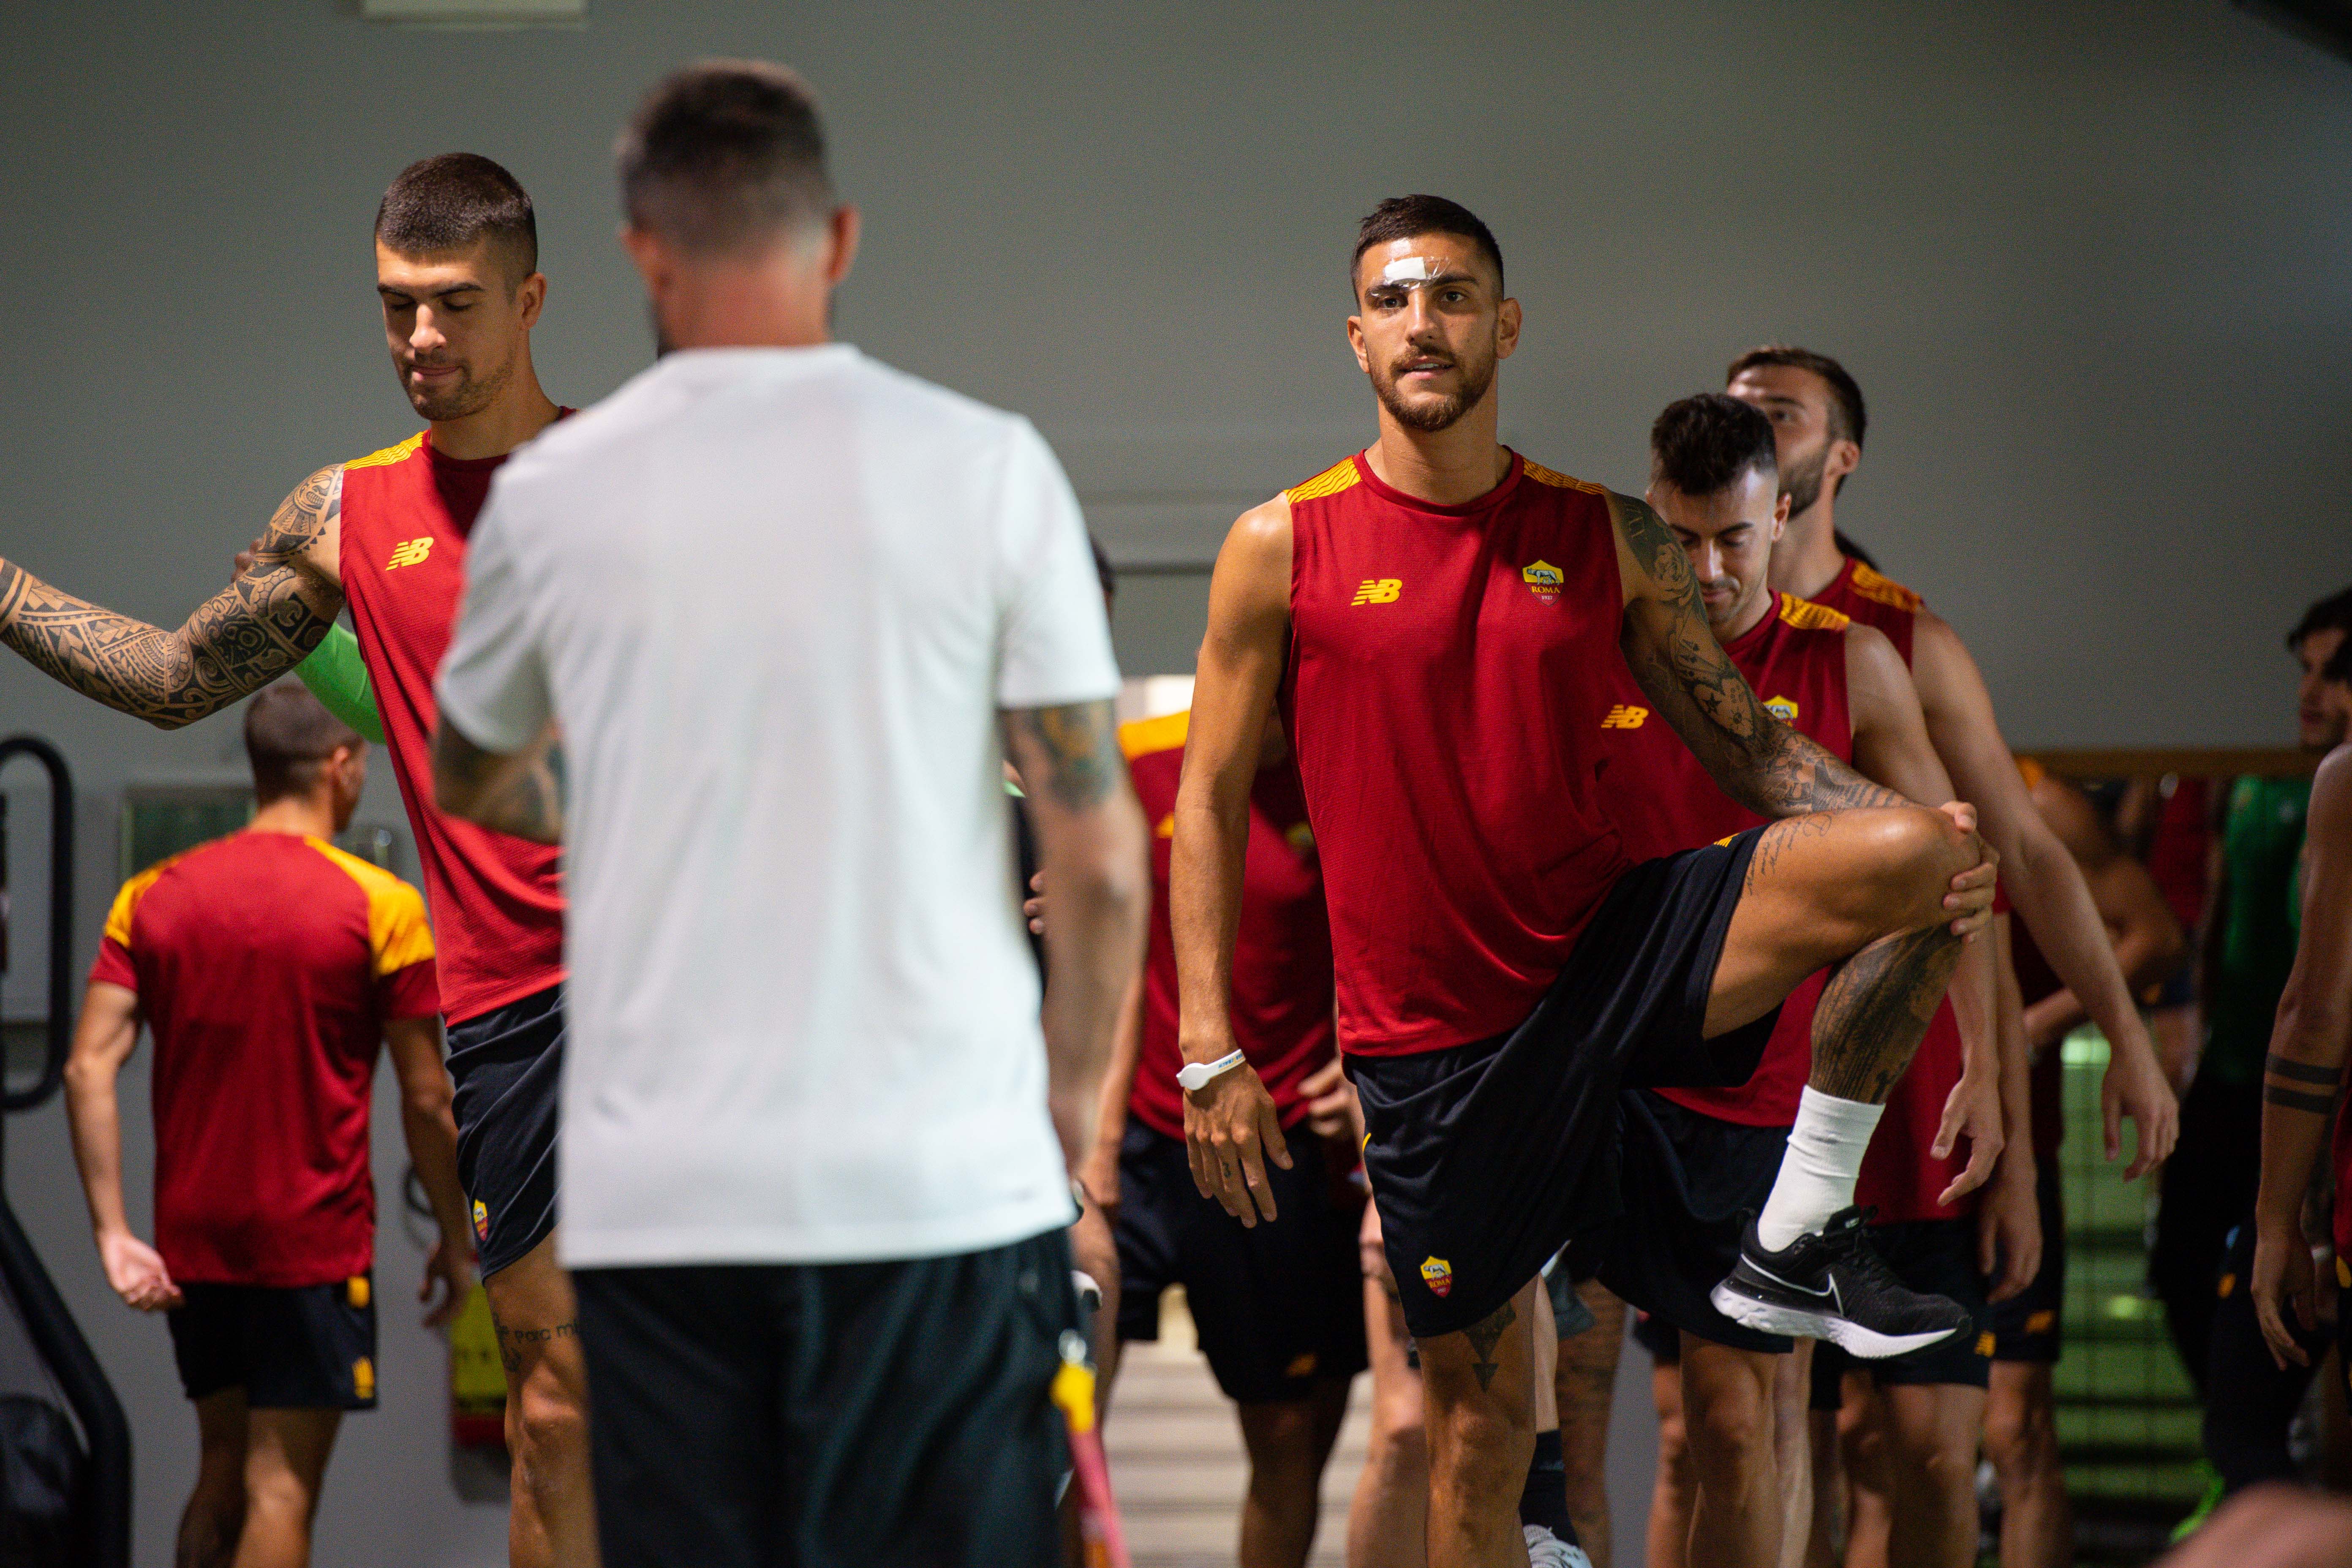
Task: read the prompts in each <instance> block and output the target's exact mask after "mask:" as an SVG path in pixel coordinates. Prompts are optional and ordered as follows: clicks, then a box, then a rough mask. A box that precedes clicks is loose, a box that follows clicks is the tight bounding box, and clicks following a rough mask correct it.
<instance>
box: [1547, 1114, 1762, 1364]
mask: <svg viewBox="0 0 2352 1568" xmlns="http://www.w3.org/2000/svg"><path fill="white" fill-rule="evenodd" d="M1618 1098H1619V1110H1620V1111H1621V1118H1620V1132H1619V1140H1620V1142H1619V1159H1620V1160H1621V1161H1622V1172H1623V1179H1622V1182H1621V1184H1620V1187H1621V1192H1622V1199H1623V1205H1624V1212H1622V1214H1620V1215H1618V1216H1617V1217H1616V1218H1615V1219H1613V1220H1612V1221H1610V1222H1609V1223H1608V1224H1607V1225H1605V1226H1601V1227H1600V1228H1599V1229H1596V1230H1591V1231H1588V1232H1586V1233H1585V1234H1584V1235H1582V1236H1580V1237H1577V1238H1576V1239H1575V1240H1573V1241H1571V1242H1570V1243H1569V1256H1570V1259H1571V1260H1572V1261H1573V1262H1574V1263H1575V1264H1577V1265H1578V1266H1579V1268H1580V1270H1581V1268H1582V1266H1583V1264H1584V1261H1585V1260H1586V1259H1587V1258H1590V1259H1591V1268H1592V1270H1593V1272H1594V1273H1595V1274H1596V1275H1597V1276H1598V1277H1599V1279H1600V1280H1601V1283H1602V1284H1603V1285H1606V1286H1608V1287H1609V1289H1611V1290H1612V1291H1613V1292H1614V1293H1615V1294H1616V1295H1617V1296H1618V1297H1619V1298H1621V1299H1622V1300H1624V1301H1626V1302H1627V1303H1629V1304H1630V1305H1633V1306H1635V1307H1639V1308H1640V1309H1641V1310H1643V1311H1644V1312H1646V1313H1648V1314H1649V1315H1650V1317H1651V1318H1653V1319H1654V1320H1660V1321H1664V1322H1665V1323H1666V1324H1668V1325H1669V1326H1670V1327H1671V1328H1674V1329H1688V1330H1689V1331H1691V1332H1692V1333H1695V1334H1696V1335H1697V1336H1698V1337H1699V1338H1701V1339H1703V1340H1709V1341H1712V1342H1715V1343H1717V1344H1719V1345H1729V1346H1730V1347H1732V1348H1733V1349H1734V1350H1743V1351H1769V1352H1786V1351H1788V1350H1789V1349H1790V1348H1791V1346H1792V1344H1793V1343H1794V1342H1793V1341H1790V1340H1789V1339H1787V1338H1786V1337H1784V1336H1782V1335H1780V1334H1767V1333H1760V1332H1759V1331H1756V1330H1754V1329H1751V1328H1747V1327H1745V1326H1743V1325H1741V1324H1739V1323H1736V1322H1733V1321H1731V1320H1730V1319H1729V1318H1727V1317H1725V1316H1724V1315H1723V1314H1722V1313H1721V1312H1718V1311H1717V1310H1715V1303H1714V1302H1713V1301H1711V1300H1708V1299H1707V1293H1708V1292H1709V1291H1711V1290H1713V1289H1715V1288H1716V1287H1717V1285H1720V1284H1721V1283H1723V1280H1724V1277H1725V1276H1726V1275H1728V1274H1729V1273H1730V1272H1731V1271H1732V1269H1733V1268H1736V1267H1737V1266H1738V1262H1739V1244H1740V1242H1741V1240H1742V1238H1743V1237H1745V1236H1746V1234H1747V1231H1748V1219H1749V1217H1750V1216H1751V1215H1756V1214H1759V1213H1761V1212H1762V1211H1763V1208H1764V1200H1765V1199H1766V1198H1768V1197H1769V1196H1771V1195H1772V1184H1773V1182H1774V1181H1776V1180H1777V1179H1779V1177H1780V1156H1781V1155H1782V1154H1783V1153H1784V1152H1787V1150H1788V1147H1789V1130H1788V1129H1787V1128H1785V1127H1750V1126H1747V1125H1745V1124H1744V1123H1741V1122H1737V1121H1720V1120H1718V1119H1717V1118H1716V1117H1712V1116H1709V1115H1706V1113H1705V1112H1703V1111H1697V1110H1691V1109H1690V1108H1689V1107H1687V1106H1682V1105H1677V1104H1675V1102H1674V1101H1673V1100H1668V1099H1667V1098H1666V1097H1665V1096H1664V1095H1662V1094H1659V1093H1657V1092H1656V1091H1654V1090H1653V1089H1627V1090H1625V1091H1624V1093H1623V1094H1622V1095H1620V1096H1619V1097H1618Z"/></svg>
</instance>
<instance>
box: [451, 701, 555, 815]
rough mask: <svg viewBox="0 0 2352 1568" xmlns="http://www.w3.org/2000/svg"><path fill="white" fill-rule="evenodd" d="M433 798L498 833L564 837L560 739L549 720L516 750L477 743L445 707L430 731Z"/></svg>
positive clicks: (455, 812) (457, 813)
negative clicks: (499, 749) (461, 730)
mask: <svg viewBox="0 0 2352 1568" xmlns="http://www.w3.org/2000/svg"><path fill="white" fill-rule="evenodd" d="M433 803H434V804H435V805H437V806H439V807H440V808H441V809H442V810H443V811H445V812H446V813H448V814H449V815H450V816H462V817H464V818H465V819H466V820H467V821H468V822H478V823H479V824H481V825H482V826H484V827H488V828H491V829H494V830H495V831H497V832H499V833H511V834H513V835H514V836H515V837H517V838H528V839H530V840H531V841H532V842H534V843H538V844H561V843H562V842H563V745H562V741H561V740H560V739H559V738H558V736H557V734H556V731H555V726H554V725H553V724H552V723H551V724H549V725H548V726H547V728H546V729H544V730H542V731H540V734H539V739H537V740H535V741H533V742H531V743H530V745H528V746H526V747H524V748H523V749H522V750H521V751H520V752H493V751H489V750H488V749H486V748H484V747H481V746H478V745H476V744H475V743H474V742H471V741H469V740H467V739H466V737H465V736H464V735H462V734H460V733H459V732H458V731H457V726H456V725H455V724H452V723H450V722H449V716H448V715H447V714H446V713H444V714H443V715H442V716H441V722H440V724H439V725H438V726H437V727H436V729H435V730H434V731H433Z"/></svg>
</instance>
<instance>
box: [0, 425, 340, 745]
mask: <svg viewBox="0 0 2352 1568" xmlns="http://www.w3.org/2000/svg"><path fill="white" fill-rule="evenodd" d="M342 494H343V470H342V468H341V466H340V465H338V466H336V467H334V468H320V470H319V471H318V472H317V473H315V474H312V475H311V476H310V478H309V479H305V480H303V481H302V483H301V484H300V485H299V487H297V488H296V489H295V491H294V493H293V494H292V495H289V496H288V497H287V498H286V500H285V502H284V504H282V505H281V506H279V507H278V515H277V516H275V517H273V518H271V519H270V521H269V531H268V533H267V534H266V535H264V536H263V538H262V540H261V542H260V545H259V547H258V548H257V550H256V551H255V552H254V562H253V565H252V566H251V568H249V569H248V570H247V571H245V572H242V573H240V574H238V575H237V577H236V581H235V582H233V583H231V584H229V585H228V587H227V588H226V589H225V590H224V591H222V592H221V593H219V594H217V595H214V596H213V597H212V598H210V599H208V600H206V601H205V603H204V605H201V606H200V607H199V608H198V609H197V611H196V613H195V614H194V615H193V616H189V617H188V619H187V623H186V624H185V625H184V626H181V627H180V629H179V630H177V631H165V630H163V628H162V627H160V626H149V625H148V624H147V623H146V622H144V621H137V620H133V619H131V617H130V616H119V615H116V614H115V613H114V612H113V611H111V610H109V609H104V608H102V607H100V606H99V605H93V604H91V603H89V601H88V600H85V599H77V598H75V597H74V596H73V595H70V594H67V593H63V592H61V591H59V590H58V589H56V588H53V587H51V586H49V584H47V583H44V582H42V581H41V580H40V579H39V578H37V577H36V576H34V575H33V574H31V573H29V572H27V571H26V570H25V569H24V568H23V567H21V566H18V565H16V564H15V563H12V562H8V561H0V642H5V643H6V644H7V645H8V646H9V647H12V648H15V649H16V651H17V652H18V653H20V654H22V655H24V656H25V658H27V659H29V660H30V661H31V662H32V663H33V664H34V665H36V666H37V667H38V668H41V669H42V670H44V671H46V672H47V673H48V674H49V675H50V676H52V677H54V678H55V679H58V680H61V681H63V682H64V683H65V684H66V685H68V686H70V687H72V688H73V689H75V690H77V691H79V692H80V693H81V694H82V695H83V696H85V697H91V698H95V699H96V700H99V701H100V702H103V703H105V704H106V705H107V706H108V707H110V708H116V709H120V710H122V711H123V712H125V713H128V714H130V715H131V716H132V717H133V718H138V719H144V720H146V721H148V722H149V723H151V724H152V725H154V726H155V727H156V728H158V729H162V730H176V729H178V728H180V727H181V726H182V725H184V724H193V723H194V722H195V721H197V720H199V719H202V718H204V717H205V715H207V714H209V713H213V712H216V711H218V710H220V709H223V708H226V707H227V706H228V705H229V704H230V703H232V702H235V701H236V700H238V699H239V698H242V697H247V696H249V695H251V694H252V693H253V692H256V691H258V690H260V689H261V688H263V687H265V686H267V685H268V684H269V683H270V682H271V681H273V680H275V679H278V677H279V676H281V675H284V674H285V673H286V672H287V671H289V670H290V669H292V668H294V667H295V666H296V665H298V664H299V663H300V662H301V661H302V659H303V657H304V656H305V655H307V654H308V653H309V652H310V650H311V649H312V648H314V647H318V646H319V642H320V638H322V637H325V636H326V635H327V628H329V627H330V626H333V625H334V624H335V616H337V615H339V614H340V613H341V610H342V607H343V589H342V575H341V571H340V569H339V567H338V563H337V561H336V546H337V540H338V528H339V522H340V517H341V508H342Z"/></svg>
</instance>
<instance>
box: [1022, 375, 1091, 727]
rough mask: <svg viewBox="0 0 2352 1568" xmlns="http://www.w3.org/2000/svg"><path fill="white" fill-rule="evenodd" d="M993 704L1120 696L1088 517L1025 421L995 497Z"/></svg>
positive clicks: (1056, 703)
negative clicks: (997, 612) (999, 613)
mask: <svg viewBox="0 0 2352 1568" xmlns="http://www.w3.org/2000/svg"><path fill="white" fill-rule="evenodd" d="M996 538H997V549H998V556H997V570H998V573H999V575H998V578H997V581H998V583H999V584H1000V585H1001V588H1000V598H999V603H1000V604H1002V605H1003V619H1002V620H1001V622H1000V624H999V629H998V634H997V635H998V638H999V642H998V649H997V675H996V705H997V706H998V707H1000V708H1058V707H1061V706H1063V705H1065V704H1067V703H1073V702H1093V701H1102V700H1108V699H1111V698H1114V697H1116V696H1118V659H1117V658H1114V657H1113V655H1112V653H1111V647H1110V623H1109V621H1108V618H1107V617H1106V616H1104V614H1103V596H1102V580H1101V579H1100V578H1099V577H1097V575H1096V574H1095V562H1094V552H1093V551H1092V549H1091V548H1090V547H1089V546H1088V544H1087V524H1086V519H1085V518H1084V516H1083V515H1081V513H1080V512H1079V510H1078V498H1077V497H1076V495H1074V494H1073V493H1071V490H1070V481H1069V480H1068V479H1066V477H1064V475H1063V473H1062V465H1061V464H1060V463H1059V462H1057V461H1055V458H1054V453H1053V449H1052V448H1051V447H1047V446H1046V445H1045V437H1042V436H1040V435H1038V434H1037V432H1036V430H1035V429H1034V427H1032V426H1031V425H1030V424H1029V422H1028V421H1027V420H1025V419H1024V420H1022V421H1020V422H1019V423H1018V424H1017V425H1016V426H1015V427H1014V431H1013V437H1012V440H1011V442H1010V445H1009V449H1008V451H1007V452H1006V454H1005V464H1004V480H1003V485H1002V486H1001V487H1000V488H999V490H998V494H997V518H996Z"/></svg>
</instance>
